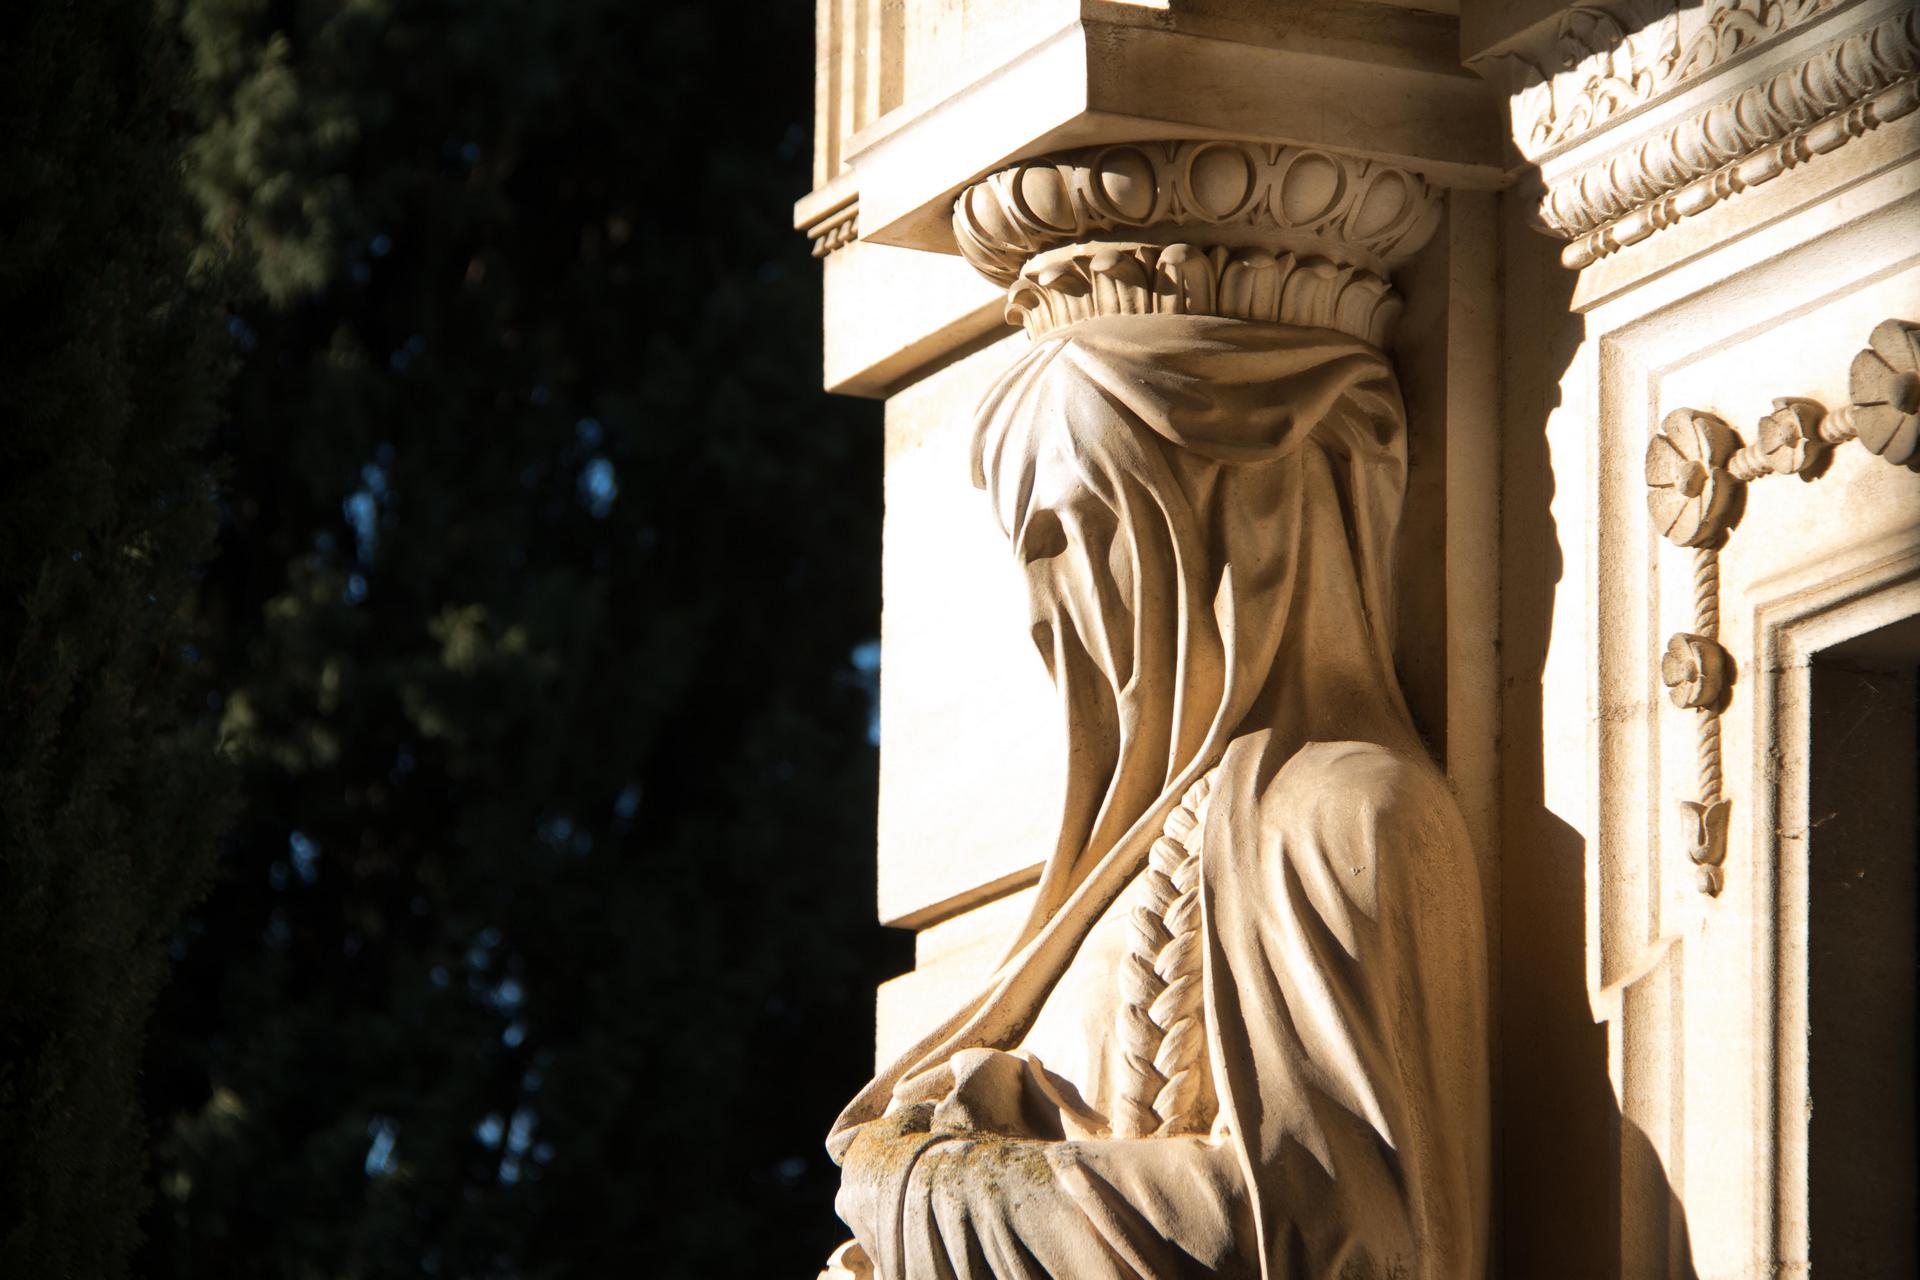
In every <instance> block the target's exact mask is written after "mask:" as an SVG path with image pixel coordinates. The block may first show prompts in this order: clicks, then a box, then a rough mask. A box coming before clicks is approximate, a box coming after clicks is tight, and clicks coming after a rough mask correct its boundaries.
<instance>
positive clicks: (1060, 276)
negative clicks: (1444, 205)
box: [953, 141, 1440, 346]
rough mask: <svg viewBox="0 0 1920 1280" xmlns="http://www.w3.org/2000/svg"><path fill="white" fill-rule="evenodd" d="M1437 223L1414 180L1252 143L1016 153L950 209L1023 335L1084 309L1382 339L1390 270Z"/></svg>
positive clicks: (1314, 153)
mask: <svg viewBox="0 0 1920 1280" xmlns="http://www.w3.org/2000/svg"><path fill="white" fill-rule="evenodd" d="M1439 218H1440V193H1439V192H1438V191H1437V190H1435V189H1434V188H1433V187H1431V186H1429V185H1428V184H1427V182H1426V181H1425V180H1424V179H1422V178H1420V177H1419V176H1418V175H1416V174H1413V173H1410V172H1408V171H1407V170H1404V169H1398V168H1395V167H1393V166H1391V165H1387V164H1382V163H1380V162H1378V161H1373V160H1363V159H1360V158H1357V157H1354V156H1347V155H1342V154H1340V153H1338V152H1331V151H1321V150H1314V149H1309V148H1302V147H1292V146H1283V145H1280V144H1277V143H1259V142H1232V141H1224V142H1223V141H1207V142H1171V143H1167V142H1154V143H1139V144H1134V145H1123V146H1109V147H1097V148H1089V149H1087V150H1083V151H1074V152H1069V153H1066V154H1063V155H1058V156H1047V157H1042V158H1039V159H1035V160H1030V161H1026V162H1024V163H1022V164H1019V165H1016V166H1014V167H1013V168H1010V169H1005V170H1002V171H1000V172H999V173H995V174H992V175H991V176H989V177H988V178H986V179H985V180H983V181H981V182H978V183H976V184H974V185H973V186H972V187H970V188H969V189H968V190H967V191H966V193H965V194H963V195H962V196H961V197H960V199H959V201H958V202H957V203H956V204H955V206H954V212H953V223H954V235H955V237H956V238H957V239H958V241H959V244H960V251H961V253H962V254H963V255H965V257H966V259H967V261H969V262H971V263H972V264H973V265H974V267H975V268H976V269H977V270H979V271H980V272H981V274H983V275H985V276H986V277H987V278H988V279H990V280H993V281H995V282H996V283H999V284H1003V285H1006V286H1007V319H1008V321H1009V322H1010V323H1014V324H1020V325H1024V326H1025V327H1026V329H1027V331H1028V332H1029V333H1031V334H1034V335H1035V336H1039V335H1041V334H1044V333H1048V332H1051V331H1052V330H1054V329H1057V328H1059V327H1061V326H1062V325H1067V324H1072V323H1074V322H1076V321H1078V320H1084V319H1087V318H1088V317H1090V316H1096V315H1153V314H1177V315H1219V316H1230V317H1234V318H1238V319H1247V320H1265V321H1275V322H1280V323H1286V324H1298V325H1313V326H1318V327H1322V328H1329V329H1335V330H1338V331H1339V332H1342V333H1346V334H1350V335H1351V336H1353V337H1356V338H1361V339H1364V340H1366V341H1368V342H1372V343H1374V344H1375V345H1380V346H1384V345H1385V344H1386V341H1387V338H1388V336H1389V334H1390V332H1391V327H1392V323H1393V319H1394V317H1395V316H1396V315H1397V314H1398V311H1399V306H1400V303H1399V299H1398V297H1397V295H1395V293H1394V292H1393V288H1392V286H1391V284H1389V282H1388V273H1389V272H1390V271H1391V270H1392V269H1393V268H1394V267H1395V266H1397V265H1399V264H1400V263H1402V262H1404V261H1406V259H1408V258H1409V257H1411V256H1412V255H1413V254H1414V253H1415V252H1416V251H1417V250H1418V249H1419V248H1420V247H1421V245H1423V244H1424V243H1426V240H1427V237H1428V236H1430V235H1431V234H1432V233H1433V229H1434V227H1435V226H1436V225H1437V224H1438V222H1439Z"/></svg>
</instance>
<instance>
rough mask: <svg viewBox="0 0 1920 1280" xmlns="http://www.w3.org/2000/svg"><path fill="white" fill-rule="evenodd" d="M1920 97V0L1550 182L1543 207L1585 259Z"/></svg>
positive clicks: (1571, 258)
mask: <svg viewBox="0 0 1920 1280" xmlns="http://www.w3.org/2000/svg"><path fill="white" fill-rule="evenodd" d="M1916 106H1920V10H1908V11H1907V12H1905V13H1903V14H1898V15H1895V16H1894V17H1891V18H1888V19H1887V20H1885V21H1883V22H1881V23H1879V24H1878V25H1876V26H1874V27H1871V28H1869V29H1868V30H1865V31H1861V32H1858V33H1856V34H1855V35H1853V36H1850V37H1849V38H1847V39H1846V40H1842V41H1840V42H1838V43H1836V44H1833V45H1830V46H1828V47H1827V48H1825V49H1822V50H1820V51H1819V52H1818V53H1816V54H1814V55H1813V56H1812V57H1810V58H1808V59H1807V60H1805V61H1803V62H1801V63H1799V64H1798V65H1796V66H1793V67H1790V68H1788V69H1787V70H1785V71H1782V72H1779V73H1778V74H1776V75H1773V76H1771V77H1769V78H1767V79H1765V80H1762V81H1760V82H1759V83H1757V84H1753V85H1750V86H1748V87H1747V88H1745V89H1743V90H1742V91H1740V92H1739V93H1737V94H1734V95H1732V96H1731V97H1728V98H1726V99H1724V100H1722V101H1720V102H1718V103H1716V104H1714V105H1713V106H1711V107H1709V108H1707V109H1706V110H1704V111H1701V112H1697V113H1696V114H1694V115H1691V116H1688V117H1687V118H1686V119H1684V120H1681V121H1679V122H1678V123H1676V124H1673V125H1670V126H1668V127H1666V128H1663V129H1661V130H1660V131H1659V132H1657V133H1654V134H1653V135H1651V136H1649V137H1646V138H1643V139H1641V140H1639V141H1638V142H1636V143H1635V144H1633V145H1632V146H1630V147H1628V148H1627V149H1625V150H1623V151H1621V152H1618V153H1616V154H1614V155H1612V156H1610V157H1608V158H1607V159H1605V160H1604V161H1600V162H1597V163H1595V164H1593V165H1590V166H1588V167H1586V168H1584V169H1581V170H1579V171H1577V172H1574V173H1572V174H1569V175H1567V176H1566V177H1563V178H1559V179H1556V180H1554V181H1552V182H1550V183H1549V184H1548V187H1547V191H1546V194H1545V196H1544V198H1543V199H1542V200H1541V202H1540V209H1539V218H1540V221H1541V223H1542V224H1543V225H1545V226H1546V227H1547V228H1548V229H1550V230H1552V231H1554V232H1557V233H1558V234H1560V235H1562V236H1564V237H1566V238H1568V239H1569V240H1571V241H1572V243H1570V244H1569V245H1568V246H1567V248H1566V250H1565V251H1564V252H1563V254H1562V261H1564V262H1565V263H1566V265H1568V266H1570V267H1584V266H1586V265H1588V264H1589V263H1592V262H1594V261H1596V260H1598V259H1600V258H1602V257H1605V256H1606V255H1608V254H1610V253H1614V252H1617V251H1618V250H1619V249H1621V248H1623V247H1625V246H1626V245H1629V244H1634V243H1637V242H1638V241H1641V240H1644V239H1646V238H1647V237H1648V236H1650V235H1652V234H1653V233H1654V232H1655V231H1658V230H1660V229H1661V228H1662V227H1667V226H1671V225H1672V224H1674V223H1675V222H1678V221H1680V220H1681V219H1682V218H1685V217H1689V216H1691V215H1694V214H1697V213H1700V212H1703V211H1704V210H1706V209H1709V208H1712V207H1713V206H1714V205H1716V204H1719V203H1720V202H1721V201H1723V200H1725V199H1727V198H1728V197H1730V196H1733V195H1737V194H1738V193H1740V192H1742V191H1745V190H1747V189H1748V188H1750V187H1755V186H1759V185H1761V184H1762V183H1765V182H1769V181H1771V180H1772V179H1774V178H1776V177H1778V176H1779V175H1780V174H1782V173H1785V172H1786V171H1787V170H1789V169H1792V168H1794V167H1796V166H1798V165H1800V164H1803V163H1805V162H1806V161H1807V160H1809V159H1811V158H1812V157H1814V156H1816V155H1821V154H1824V153H1826V152H1829V151H1833V150H1836V149H1838V148H1839V147H1842V146H1844V145H1845V144H1846V143H1848V142H1850V141H1852V140H1853V139H1854V138H1857V137H1859V136H1861V135H1862V134H1865V133H1868V132H1871V131H1872V130H1874V129H1877V128H1879V127H1881V126H1882V125H1884V124H1888V123H1890V122H1892V121H1894V120H1898V119H1900V118H1901V117H1902V116H1905V115H1908V114H1909V113H1911V112H1912V111H1913V110H1914V108H1915V107H1916Z"/></svg>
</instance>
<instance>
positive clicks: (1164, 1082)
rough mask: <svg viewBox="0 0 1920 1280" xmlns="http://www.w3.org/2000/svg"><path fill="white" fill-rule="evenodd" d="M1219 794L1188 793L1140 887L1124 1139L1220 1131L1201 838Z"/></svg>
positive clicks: (1125, 969) (1201, 784) (1127, 1006)
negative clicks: (1208, 1003)
mask: <svg viewBox="0 0 1920 1280" xmlns="http://www.w3.org/2000/svg"><path fill="white" fill-rule="evenodd" d="M1210 789H1211V783H1210V781H1209V780H1208V778H1205V777H1203V778H1201V779H1200V780H1199V781H1198V782H1196V783H1194V784H1193V786H1192V787H1190V788H1188V790H1187V794H1186V795H1185V796H1184V797H1182V798H1181V801H1180V804H1179V805H1178V806H1177V807H1176V808H1175V809H1174V810H1173V812H1172V813H1170V814H1168V815H1167V823H1166V828H1165V831H1164V833H1163V834H1162V835H1161V836H1160V838H1159V839H1158V840H1155V841H1154V842H1153V849H1152V851H1151V852H1150V853H1149V854H1148V857H1147V867H1146V870H1145V871H1144V872H1143V873H1142V874H1141V876H1140V879H1139V880H1138V881H1137V882H1136V884H1137V886H1138V888H1137V889H1136V893H1137V894H1138V897H1139V902H1138V903H1137V905H1135V906H1134V908H1133V911H1132V913H1131V916H1130V924H1131V927H1132V931H1133V937H1132V946H1131V947H1129V948H1128V951H1127V955H1126V958H1125V959H1124V960H1122V961H1121V965H1120V995H1121V1000H1120V1013H1119V1017H1118V1019H1117V1025H1116V1031H1117V1033H1118V1036H1119V1040H1120V1055H1121V1064H1122V1065H1121V1070H1122V1085H1121V1089H1120V1098H1119V1103H1118V1105H1117V1106H1116V1107H1115V1109H1114V1111H1115V1114H1114V1119H1113V1131H1114V1135H1115V1136H1116V1137H1121V1138H1145V1137H1170V1136H1172V1135H1175V1134H1183V1133H1201V1132H1204V1131H1205V1130H1206V1128H1207V1126H1208V1125H1210V1124H1211V1123H1212V1122H1213V1112H1214V1107H1215V1100H1214V1095H1213V1077H1212V1073H1211V1072H1210V1070H1209V1069H1208V1064H1207V1020H1206V1008H1205V1005H1204V1002H1203V1001H1202V998H1201V996H1202V990H1201V977H1200V973H1201V969H1200V956H1201V935H1200V833H1201V829H1202V827H1203V826H1204V825H1205V822H1206V806H1207V796H1208V793H1209V791H1210Z"/></svg>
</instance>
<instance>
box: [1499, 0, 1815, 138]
mask: <svg viewBox="0 0 1920 1280" xmlns="http://www.w3.org/2000/svg"><path fill="white" fill-rule="evenodd" d="M1837 3H1839V0H1711V3H1709V4H1707V5H1706V6H1704V8H1703V9H1702V10H1695V11H1692V12H1684V11H1683V7H1682V6H1680V5H1677V4H1675V3H1674V2H1673V0H1613V2H1612V3H1605V4H1581V5H1575V6H1573V7H1572V8H1570V9H1568V10H1566V11H1565V12H1564V13H1563V14H1562V15H1561V17H1560V20H1559V21H1558V22H1557V23H1556V24H1555V25H1554V27H1553V29H1552V31H1551V33H1550V34H1548V35H1547V36H1546V38H1545V39H1543V40H1542V41H1541V42H1540V43H1538V44H1536V45H1532V46H1527V47H1522V48H1518V49H1514V50H1512V51H1510V52H1509V53H1508V54H1507V55H1506V56H1507V58H1508V60H1509V62H1510V64H1511V66H1512V67H1513V69H1514V70H1515V71H1516V72H1517V73H1518V79H1519V85H1520V87H1519V89H1518V90H1517V91H1516V92H1515V94H1514V95H1513V98H1512V103H1511V110H1512V113H1513V137H1514V141H1515V142H1516V143H1517V144H1518V145H1519V148H1520V151H1521V154H1522V155H1524V156H1526V157H1527V158H1528V159H1529V160H1533V159H1538V158H1539V157H1540V156H1541V155H1543V154H1545V153H1546V152H1548V151H1551V150H1553V149H1555V148H1557V147H1559V146H1561V145H1563V144H1566V143H1569V142H1572V141H1575V140H1577V139H1579V138H1580V137H1581V136H1583V135H1584V134H1586V133H1588V132H1590V131H1591V130H1593V129H1596V128H1598V127H1600V126H1601V125H1603V124H1605V123H1607V121H1609V120H1611V119H1613V118H1614V117H1615V116H1617V115H1620V114H1622V113H1624V112H1626V111H1630V110H1632V109H1634V108H1635V107H1638V106H1641V105H1642V104H1644V103H1647V102H1650V101H1652V100H1653V99H1654V98H1656V97H1658V96H1659V95H1660V94H1662V93H1665V92H1667V91H1668V90H1670V89H1673V88H1675V87H1677V86H1679V85H1680V84H1682V83H1684V82H1685V81H1687V80H1690V79H1693V78H1694V77H1696V76H1699V75H1702V74H1704V73H1705V72H1707V71H1709V70H1711V69H1713V68H1714V67H1716V66H1718V65H1720V64H1721V63H1723V62H1725V61H1727V60H1728V59H1730V58H1732V57H1733V56H1734V55H1735V54H1738V53H1744V52H1745V51H1746V50H1748V49H1750V48H1752V47H1753V46H1755V45H1757V44H1760V43H1761V42H1763V41H1765V40H1769V39H1772V38H1773V37H1774V36H1777V35H1780V34H1782V33H1783V32H1786V31H1790V30H1792V29H1793V28H1794V27H1797V26H1799V25H1800V24H1801V23H1804V22H1806V21H1808V20H1809V19H1811V18H1814V17H1817V16H1818V15H1819V14H1821V13H1822V12H1824V11H1826V10H1828V9H1831V8H1833V7H1835V5H1836V4H1837Z"/></svg>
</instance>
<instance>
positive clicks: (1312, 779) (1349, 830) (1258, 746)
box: [1214, 741, 1465, 845]
mask: <svg viewBox="0 0 1920 1280" xmlns="http://www.w3.org/2000/svg"><path fill="white" fill-rule="evenodd" d="M1236 748H1238V749H1237V750H1231V751H1229V752H1228V753H1227V756H1226V758H1225V759H1223V760H1222V761H1221V764H1220V768H1219V769H1218V770H1217V771H1216V777H1215V779H1214V787H1215V789H1216V792H1220V793H1224V794H1226V795H1237V796H1238V798H1239V807H1240V808H1241V812H1242V814H1244V815H1245V817H1244V818H1243V819H1242V820H1243V821H1246V820H1251V821H1253V822H1255V823H1257V825H1258V827H1259V828H1261V829H1262V830H1264V831H1266V832H1269V833H1273V832H1292V833H1295V834H1296V835H1304V834H1308V833H1311V834H1313V835H1315V836H1316V837H1318V838H1319V839H1320V840H1329V839H1337V841H1338V843H1341V844H1350V843H1351V842H1353V841H1354V840H1356V839H1357V840H1359V841H1360V842H1361V843H1362V844H1369V845H1370V844H1371V843H1372V842H1373V841H1374V840H1376V839H1378V838H1380V837H1382V836H1387V835H1391V836H1392V837H1394V841H1393V842H1394V843H1401V842H1403V841H1404V840H1405V839H1407V838H1409V837H1414V836H1418V838H1419V839H1420V842H1421V843H1431V842H1440V843H1449V844H1451V843H1456V842H1458V841H1461V840H1463V839H1464V837H1465V832H1464V829H1463V824H1462V823H1461V820H1460V816H1459V807H1458V805H1457V803H1456V801H1455V800H1454V796H1453V792H1452V790H1451V789H1450V788H1449V787H1448V785H1447V781H1446V778H1445V776H1444V775H1443V774H1442V773H1441V772H1440V770H1439V769H1438V768H1437V767H1436V766H1435V765H1434V763H1433V762H1432V760H1431V759H1429V758H1428V757H1427V755H1426V754H1425V753H1424V752H1420V751H1408V750H1402V749H1396V748H1393V747H1388V746H1383V745H1381V744H1379V743H1377V742H1365V741H1316V742H1308V743H1306V744H1304V745H1302V746H1300V747H1298V748H1295V749H1293V750H1291V751H1287V752H1284V753H1282V752H1279V751H1277V750H1276V749H1275V748H1274V746H1273V744H1271V743H1270V742H1266V743H1263V742H1259V741H1251V742H1247V743H1245V744H1236ZM1229 803H1232V802H1229Z"/></svg>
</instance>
